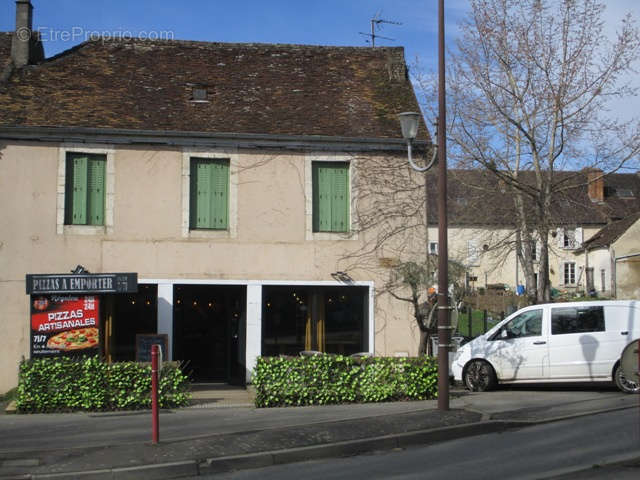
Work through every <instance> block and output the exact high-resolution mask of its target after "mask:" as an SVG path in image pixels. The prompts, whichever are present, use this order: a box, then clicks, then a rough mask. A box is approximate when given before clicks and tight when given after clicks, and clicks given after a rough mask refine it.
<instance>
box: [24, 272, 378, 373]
mask: <svg viewBox="0 0 640 480" xmlns="http://www.w3.org/2000/svg"><path fill="white" fill-rule="evenodd" d="M27 293H28V294H29V295H30V303H31V330H32V339H31V340H32V341H31V357H32V358H36V357H40V356H61V355H62V356H67V355H100V356H101V357H102V358H104V359H106V360H107V361H109V362H119V361H148V358H147V357H148V353H149V350H150V344H151V343H159V344H160V345H161V346H162V350H163V357H164V358H165V359H166V360H177V361H180V362H182V363H183V368H184V371H185V373H187V374H188V375H189V377H190V378H191V379H192V381H195V382H205V383H211V382H215V383H231V384H244V383H245V382H246V381H249V380H250V374H251V370H252V369H253V367H254V366H255V362H256V359H257V357H259V356H278V355H299V354H300V352H302V351H319V352H326V353H335V354H341V355H352V354H354V353H359V352H373V285H372V283H371V282H359V283H358V282H354V283H353V284H349V285H344V284H341V283H340V282H316V283H312V282H311V283H305V282H275V281H274V282H270V281H246V282H238V281H223V280H219V281H208V280H195V279H194V280H188V279H167V280H156V279H141V280H140V281H138V278H137V274H135V273H126V274H91V273H88V272H86V271H80V272H78V273H73V274H57V275H52V274H47V275H27Z"/></svg>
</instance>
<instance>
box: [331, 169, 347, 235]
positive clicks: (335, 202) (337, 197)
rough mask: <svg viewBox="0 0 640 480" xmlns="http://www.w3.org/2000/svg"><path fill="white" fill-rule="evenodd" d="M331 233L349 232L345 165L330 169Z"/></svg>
mask: <svg viewBox="0 0 640 480" xmlns="http://www.w3.org/2000/svg"><path fill="white" fill-rule="evenodd" d="M331 231H332V232H348V231H349V167H348V165H345V164H342V165H335V166H334V167H333V168H332V169H331Z"/></svg>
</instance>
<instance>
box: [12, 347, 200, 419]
mask: <svg viewBox="0 0 640 480" xmlns="http://www.w3.org/2000/svg"><path fill="white" fill-rule="evenodd" d="M159 386H160V389H159V395H158V403H159V405H160V407H164V408H170V407H180V406H184V405H186V404H187V403H188V401H189V398H190V394H189V393H188V389H189V381H188V379H187V377H186V375H184V374H183V373H182V371H181V370H180V365H179V364H178V363H177V362H165V363H163V365H162V371H161V374H160V382H159ZM16 405H17V409H18V411H19V412H32V413H35V412H58V411H72V410H94V411H95V410H133V409H141V408H151V365H150V364H149V363H137V362H121V363H106V362H103V361H101V360H100V359H99V358H98V357H80V358H72V357H63V358H40V359H35V360H25V361H23V362H22V363H21V364H20V373H19V377H18V391H17V396H16Z"/></svg>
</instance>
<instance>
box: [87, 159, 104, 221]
mask: <svg viewBox="0 0 640 480" xmlns="http://www.w3.org/2000/svg"><path fill="white" fill-rule="evenodd" d="M105 167H106V161H105V160H104V158H102V157H101V156H98V155H95V156H91V157H90V158H89V162H88V168H87V203H88V206H87V222H86V223H87V225H104V203H105V195H104V193H105Z"/></svg>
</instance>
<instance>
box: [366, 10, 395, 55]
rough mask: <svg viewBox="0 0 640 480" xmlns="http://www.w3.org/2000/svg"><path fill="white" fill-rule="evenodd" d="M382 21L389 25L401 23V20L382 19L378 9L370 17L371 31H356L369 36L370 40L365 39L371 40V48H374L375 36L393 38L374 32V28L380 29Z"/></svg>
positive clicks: (392, 39)
mask: <svg viewBox="0 0 640 480" xmlns="http://www.w3.org/2000/svg"><path fill="white" fill-rule="evenodd" d="M383 23H389V24H391V25H402V23H401V22H392V21H391V20H384V19H382V18H380V10H378V13H376V14H375V15H374V17H373V18H372V19H371V33H364V32H358V33H359V34H360V35H364V36H365V37H369V38H370V39H371V40H367V42H369V41H370V42H371V48H375V46H376V38H384V39H385V40H391V41H394V40H395V39H394V38H389V37H383V36H382V35H378V34H377V33H376V28H377V29H378V30H382V24H383Z"/></svg>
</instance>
